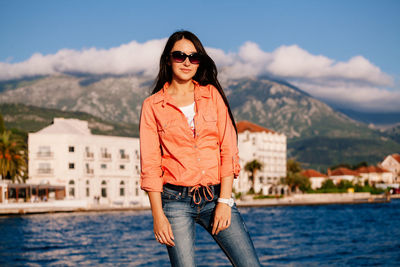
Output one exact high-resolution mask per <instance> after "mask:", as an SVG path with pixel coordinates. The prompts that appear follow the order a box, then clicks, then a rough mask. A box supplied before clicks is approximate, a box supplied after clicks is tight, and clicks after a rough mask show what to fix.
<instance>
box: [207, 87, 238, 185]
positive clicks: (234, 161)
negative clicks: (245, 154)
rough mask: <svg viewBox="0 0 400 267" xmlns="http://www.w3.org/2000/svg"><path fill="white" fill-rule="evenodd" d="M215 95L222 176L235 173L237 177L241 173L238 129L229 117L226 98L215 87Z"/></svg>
mask: <svg viewBox="0 0 400 267" xmlns="http://www.w3.org/2000/svg"><path fill="white" fill-rule="evenodd" d="M213 89H214V90H213V93H214V97H215V98H216V105H217V116H218V119H217V126H218V132H219V144H220V155H221V169H220V170H221V171H220V176H221V177H227V176H231V175H233V176H234V177H235V178H237V176H238V175H239V172H240V164H239V151H238V146H237V137H236V131H235V128H234V127H233V124H232V120H231V118H230V117H229V112H228V108H227V106H226V105H225V102H224V100H223V99H222V97H221V95H220V94H219V92H218V91H217V89H216V88H213Z"/></svg>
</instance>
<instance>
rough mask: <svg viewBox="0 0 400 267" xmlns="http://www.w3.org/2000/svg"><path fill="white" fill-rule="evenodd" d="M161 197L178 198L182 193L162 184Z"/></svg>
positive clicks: (164, 198) (166, 198)
mask: <svg viewBox="0 0 400 267" xmlns="http://www.w3.org/2000/svg"><path fill="white" fill-rule="evenodd" d="M161 198H162V199H163V200H180V199H181V198H182V193H181V192H179V191H177V190H174V189H171V188H167V187H165V186H164V188H163V192H162V193H161Z"/></svg>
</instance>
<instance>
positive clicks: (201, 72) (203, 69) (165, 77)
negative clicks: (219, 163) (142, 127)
mask: <svg viewBox="0 0 400 267" xmlns="http://www.w3.org/2000/svg"><path fill="white" fill-rule="evenodd" d="M182 39H186V40H189V41H191V42H192V43H193V45H194V47H195V48H196V51H197V53H199V54H200V55H201V62H200V65H199V68H198V69H197V72H196V74H195V75H194V77H193V79H194V80H195V81H197V82H198V83H199V84H200V85H203V86H204V85H208V84H212V85H213V86H214V87H215V88H217V90H218V92H219V93H220V95H221V97H222V99H223V100H224V102H225V105H226V106H227V108H228V112H229V117H230V118H231V120H232V124H233V127H235V131H236V133H237V129H236V124H235V119H234V118H233V115H232V111H231V108H230V107H229V103H228V99H227V98H226V96H225V93H224V91H223V90H222V87H221V85H220V83H219V81H218V79H217V75H218V71H217V66H216V65H215V63H214V61H213V60H212V59H211V58H210V57H209V56H208V55H207V52H206V50H205V49H204V47H203V45H202V44H201V42H200V40H199V38H197V36H196V35H194V34H193V33H191V32H189V31H177V32H174V33H173V34H172V35H171V36H170V37H169V39H168V41H167V44H166V45H165V48H164V51H163V53H162V55H161V58H160V71H159V72H158V75H157V79H156V81H155V86H154V89H153V91H152V93H151V94H155V93H157V92H158V91H160V90H161V89H162V88H163V86H164V84H165V83H166V82H169V83H171V81H172V68H171V66H170V65H169V64H168V62H169V59H170V52H171V50H172V47H173V46H174V44H175V43H176V42H177V41H179V40H182Z"/></svg>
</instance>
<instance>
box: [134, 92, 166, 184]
mask: <svg viewBox="0 0 400 267" xmlns="http://www.w3.org/2000/svg"><path fill="white" fill-rule="evenodd" d="M149 100H150V99H146V100H145V101H144V102H143V105H142V111H141V115H140V124H139V131H140V167H141V173H140V188H141V189H143V190H145V191H150V192H162V191H163V179H162V170H161V149H160V140H159V137H158V132H157V124H156V119H155V117H154V112H153V109H152V106H151V102H150V101H149Z"/></svg>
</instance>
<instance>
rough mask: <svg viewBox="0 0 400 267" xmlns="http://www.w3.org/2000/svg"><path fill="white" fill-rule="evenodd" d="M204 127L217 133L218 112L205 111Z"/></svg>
mask: <svg viewBox="0 0 400 267" xmlns="http://www.w3.org/2000/svg"><path fill="white" fill-rule="evenodd" d="M203 123H204V129H205V130H206V131H208V132H212V133H217V132H218V127H217V114H215V113H211V112H209V113H204V114H203Z"/></svg>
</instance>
